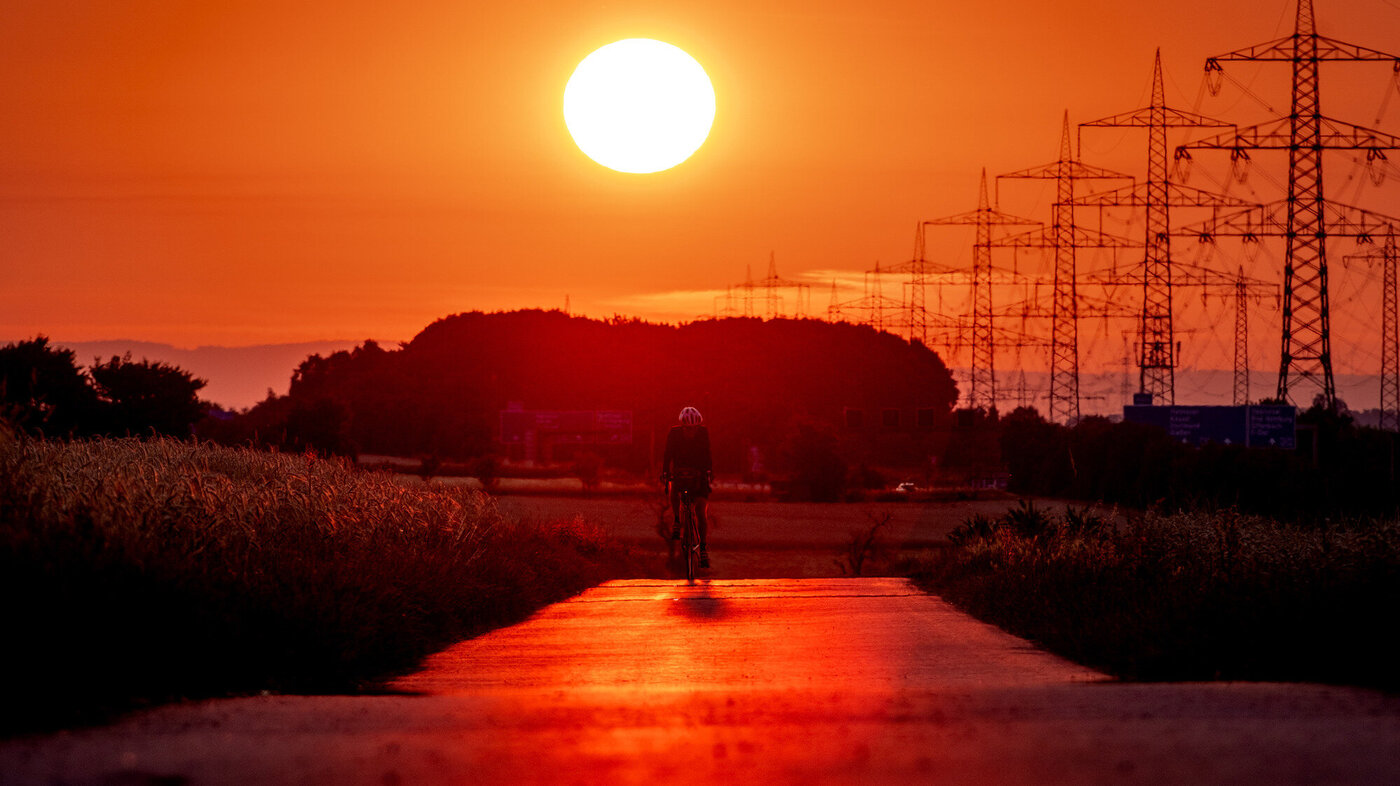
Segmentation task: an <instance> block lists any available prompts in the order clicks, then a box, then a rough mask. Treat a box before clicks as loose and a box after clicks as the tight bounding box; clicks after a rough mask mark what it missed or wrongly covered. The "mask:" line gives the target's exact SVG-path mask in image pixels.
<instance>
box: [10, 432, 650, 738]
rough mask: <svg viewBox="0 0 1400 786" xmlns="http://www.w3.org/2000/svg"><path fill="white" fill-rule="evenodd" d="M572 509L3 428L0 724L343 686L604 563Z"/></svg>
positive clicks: (156, 445) (630, 571)
mask: <svg viewBox="0 0 1400 786" xmlns="http://www.w3.org/2000/svg"><path fill="white" fill-rule="evenodd" d="M658 570H660V568H659V565H658V560H657V559H656V558H655V557H653V558H650V559H648V558H646V557H644V556H641V555H638V554H636V553H634V552H633V551H632V550H630V549H628V548H627V547H625V546H622V545H620V544H618V543H616V542H614V541H612V540H610V539H609V538H607V537H606V536H605V535H604V534H602V533H601V532H599V531H598V530H596V529H593V528H590V527H588V526H586V525H583V524H581V523H579V522H576V521H572V520H570V521H565V522H562V523H561V522H555V521H549V520H544V519H536V520H534V521H532V522H530V523H526V524H520V523H516V522H513V521H511V520H510V519H509V518H508V517H506V516H503V515H502V514H501V513H500V511H498V510H497V509H496V507H495V505H494V503H493V502H492V501H491V499H490V498H488V497H486V496H484V495H482V494H480V493H478V492H474V491H470V490H465V489H454V488H444V487H427V488H424V487H422V486H421V484H420V486H418V487H409V486H405V485H404V484H401V483H397V482H395V481H394V480H393V479H392V478H387V477H384V476H382V475H377V474H374V473H365V472H360V471H356V470H353V469H351V468H350V467H348V466H346V465H343V464H340V463H336V462H330V461H323V460H318V459H314V458H308V457H303V456H289V455H278V454H269V453H259V452H253V451H245V450H234V449H227V448H219V447H212V446H208V445H193V444H189V443H183V442H176V441H170V440H165V441H150V442H142V441H136V440H115V441H93V442H71V443H62V442H46V441H42V440H23V439H18V438H16V437H14V436H13V435H11V434H9V433H8V432H0V593H3V596H4V597H5V599H6V601H5V603H4V605H3V606H2V607H0V609H2V610H0V626H3V628H2V629H3V630H4V632H5V638H6V641H7V644H6V646H5V647H4V648H3V649H0V652H3V653H4V655H3V660H0V665H3V667H4V673H5V674H6V675H7V676H8V677H9V678H10V679H11V680H12V683H11V686H10V688H9V689H7V691H6V693H7V697H6V702H5V705H4V710H3V711H0V727H3V729H8V730H15V729H21V728H35V727H40V726H43V725H45V724H46V723H55V724H67V723H71V722H74V721H78V720H82V719H85V718H93V719H96V718H100V717H101V716H102V715H103V714H104V713H106V712H108V711H114V710H121V709H125V708H128V707H131V706H136V705H139V704H142V703H146V702H152V701H163V700H169V699H176V698H184V697H199V696H213V695H229V694H240V693H256V692H260V691H274V692H276V691H289V692H303V693H304V692H313V693H314V692H343V691H355V690H358V689H360V688H362V687H363V686H365V685H367V684H372V683H373V682H374V680H376V679H377V678H379V677H382V676H384V675H387V674H392V673H395V672H398V671H402V670H404V669H407V668H410V667H412V666H413V664H414V663H416V662H417V660H418V659H419V658H421V657H422V656H424V655H426V654H428V653H430V652H432V651H434V650H436V649H438V648H440V647H441V646H443V645H445V644H447V643H449V642H451V641H455V640H457V639H460V638H462V637H465V636H468V635H471V634H473V633H475V632H479V631H481V630H483V629H486V628H489V627H492V626H496V625H500V624H505V623H508V622H512V621H515V620H517V619H520V618H522V617H523V616H524V615H526V614H528V613H529V612H530V611H532V610H534V609H535V608H538V607H540V606H541V605H544V604H546V603H550V602H553V601H555V600H559V599H562V598H564V597H567V596H568V595H571V594H573V593H576V592H578V591H579V590H581V589H583V588H585V587H588V586H591V585H593V584H596V583H597V582H599V581H603V580H606V579H610V578H617V577H626V576H640V575H644V574H647V573H654V572H656V571H658Z"/></svg>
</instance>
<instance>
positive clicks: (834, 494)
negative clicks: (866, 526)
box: [779, 419, 846, 502]
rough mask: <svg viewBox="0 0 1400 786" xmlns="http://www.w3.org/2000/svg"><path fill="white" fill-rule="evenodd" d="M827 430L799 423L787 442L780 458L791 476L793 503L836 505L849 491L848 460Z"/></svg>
mask: <svg viewBox="0 0 1400 786" xmlns="http://www.w3.org/2000/svg"><path fill="white" fill-rule="evenodd" d="M842 453H843V451H842V450H841V449H840V445H839V443H838V441H837V439H836V434H835V433H834V432H833V431H832V430H831V429H830V428H828V427H827V426H825V425H824V424H822V423H819V422H816V421H813V420H805V419H804V420H799V421H797V423H795V424H794V427H793V431H792V433H790V434H789V435H788V438H787V439H786V440H784V442H783V446H782V449H781V451H780V452H779V457H780V458H781V459H782V461H783V464H784V465H785V467H786V468H787V470H788V471H789V473H791V477H790V480H789V485H788V495H789V497H790V498H792V499H797V500H811V501H813V502H836V501H838V500H840V499H841V496H842V495H843V494H844V493H845V491H846V460H845V459H844V458H842Z"/></svg>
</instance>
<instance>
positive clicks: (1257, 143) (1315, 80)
mask: <svg viewBox="0 0 1400 786" xmlns="http://www.w3.org/2000/svg"><path fill="white" fill-rule="evenodd" d="M1222 61H1275V62H1286V63H1291V64H1292V66H1293V91H1292V109H1291V112H1290V114H1289V116H1288V117H1285V118H1281V119H1277V120H1272V121H1268V122H1265V123H1262V124H1259V125H1255V126H1251V127H1249V128H1243V129H1240V130H1238V131H1236V132H1233V133H1226V134H1222V135H1219V136H1215V137H1211V138H1209V139H1205V140H1201V141H1197V142H1192V143H1190V144H1188V145H1184V146H1182V148H1179V150H1184V149H1192V148H1215V149H1225V150H1230V151H1232V154H1233V156H1234V157H1235V158H1236V159H1237V160H1238V159H1240V158H1244V159H1248V153H1246V152H1245V151H1247V150H1266V149H1272V150H1287V151H1288V194H1287V197H1286V199H1285V200H1284V201H1283V202H1282V203H1281V204H1274V205H1267V206H1265V208H1264V209H1262V210H1260V211H1255V212H1257V216H1252V215H1238V214H1237V215H1234V216H1230V217H1226V218H1223V219H1213V220H1212V221H1210V222H1207V223H1206V224H1204V225H1202V235H1203V237H1208V236H1212V235H1214V234H1240V235H1245V236H1250V235H1251V234H1252V235H1254V236H1256V237H1257V235H1259V234H1267V235H1282V236H1283V237H1284V238H1285V239H1286V243H1287V245H1286V253H1285V257H1284V268H1283V277H1284V284H1283V336H1282V351H1281V353H1280V359H1279V374H1278V397H1279V398H1280V399H1284V400H1292V398H1291V393H1292V388H1293V387H1294V385H1295V383H1296V381H1298V380H1307V381H1309V382H1311V383H1313V384H1315V385H1317V386H1318V387H1319V388H1320V394H1321V396H1322V397H1323V401H1324V403H1325V405H1326V406H1327V407H1329V408H1334V407H1335V406H1336V400H1337V390H1336V384H1335V382H1334V380H1333V376H1332V334H1331V314H1330V313H1329V309H1328V290H1327V242H1326V241H1327V238H1328V237H1330V236H1337V235H1347V234H1350V235H1353V236H1358V237H1367V236H1370V235H1372V234H1379V233H1381V232H1383V231H1384V230H1385V227H1387V226H1388V225H1389V221H1390V219H1387V218H1385V217H1382V216H1378V215H1376V214H1373V213H1370V212H1368V211H1364V210H1361V209H1359V208H1354V207H1351V206H1348V205H1339V204H1337V203H1335V202H1333V201H1329V200H1328V199H1327V198H1326V197H1325V195H1324V193H1323V180H1322V153H1323V151H1324V150H1365V151H1367V154H1368V157H1372V158H1374V157H1376V156H1380V157H1381V158H1384V155H1385V154H1384V153H1383V152H1382V151H1384V150H1394V149H1397V148H1400V138H1397V137H1395V136H1392V135H1390V134H1386V133H1382V132H1380V131H1375V130H1372V129H1368V128H1362V127H1360V126H1356V125H1353V124H1351V123H1345V122H1342V121H1340V120H1334V119H1332V118H1329V117H1326V116H1324V115H1323V114H1322V108H1321V106H1322V100H1321V86H1320V79H1319V74H1318V70H1319V69H1318V66H1319V64H1320V63H1322V62H1324V61H1380V62H1391V63H1397V64H1400V56H1397V55H1393V54H1387V53H1385V52H1380V51H1377V50H1374V49H1368V48H1366V47H1362V46H1357V45H1355V44H1348V43H1344V42H1342V41H1337V40H1334V39H1331V38H1326V37H1323V36H1320V35H1318V34H1317V25H1316V20H1315V18H1314V16H1313V3H1312V0H1298V13H1297V19H1296V23H1295V25H1294V31H1293V34H1292V35H1290V36H1287V37H1284V38H1280V39H1278V40H1276V41H1270V42H1267V43H1263V44H1257V45H1255V46H1251V47H1247V48H1244V49H1238V50H1236V51H1233V52H1227V53H1225V54H1223V55H1216V56H1215V57H1212V58H1209V59H1207V60H1206V76H1207V84H1208V86H1209V87H1210V88H1211V90H1212V92H1216V91H1218V89H1219V85H1220V78H1221V75H1222V73H1223V71H1222V66H1221V65H1220V64H1221V62H1222ZM1397 67H1400V66H1397Z"/></svg>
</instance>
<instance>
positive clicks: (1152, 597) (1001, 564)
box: [907, 503, 1400, 690]
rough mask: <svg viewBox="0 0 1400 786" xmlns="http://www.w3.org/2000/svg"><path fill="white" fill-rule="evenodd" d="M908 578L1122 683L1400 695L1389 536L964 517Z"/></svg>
mask: <svg viewBox="0 0 1400 786" xmlns="http://www.w3.org/2000/svg"><path fill="white" fill-rule="evenodd" d="M950 540H951V541H952V544H953V545H952V546H951V547H950V548H948V549H947V550H945V551H943V552H941V553H937V554H933V555H929V556H925V557H923V558H921V559H918V560H915V561H913V562H912V563H911V564H909V565H908V566H907V567H908V570H909V572H910V573H911V575H912V576H913V577H914V578H915V580H916V581H917V582H918V583H920V584H921V585H922V586H923V587H925V588H927V589H929V590H931V591H933V592H937V593H938V594H940V595H942V596H943V597H945V598H947V599H948V600H950V601H952V602H953V603H955V604H957V605H958V606H960V607H962V608H963V609H965V610H967V611H968V612H970V613H972V614H973V615H975V616H977V617H979V618H981V619H983V620H986V621H988V622H991V623H994V624H996V625H998V626H1001V627H1002V628H1005V629H1006V630H1008V631H1011V632H1012V633H1015V634H1017V635H1020V636H1023V637H1026V638H1028V639H1031V640H1033V641H1035V642H1037V643H1039V644H1041V645H1043V646H1045V647H1046V648H1048V649H1050V650H1051V651H1053V652H1056V653H1058V654H1060V655H1063V656H1065V657H1067V658H1070V659H1072V660H1075V661H1077V662H1080V663H1083V664H1086V665H1089V666H1092V667H1095V668H1099V669H1102V670H1104V671H1107V672H1109V673H1111V674H1114V675H1117V676H1119V677H1123V678H1126V679H1134V680H1153V681H1155V680H1214V679H1224V680H1270V681H1273V680H1278V681H1318V682H1329V683H1338V684H1356V685H1367V686H1372V687H1379V688H1384V689H1389V690H1394V689H1396V688H1400V672H1397V670H1396V669H1395V662H1394V650H1393V648H1392V647H1391V646H1390V642H1391V641H1392V639H1393V634H1394V631H1393V625H1394V621H1393V617H1394V610H1395V608H1397V603H1400V523H1397V522H1396V520H1394V519H1389V520H1384V521H1374V520H1372V521H1360V520H1358V521H1350V522H1332V523H1329V524H1326V525H1319V526H1309V527H1302V526H1295V525H1289V524H1282V523H1278V522H1276V521H1272V520H1268V519H1264V518H1260V517H1256V516H1247V515H1241V514H1239V513H1238V512H1236V511H1233V510H1225V511H1218V512H1209V513H1206V512H1197V513H1177V514H1172V515H1158V514H1154V513H1147V514H1134V515H1132V516H1129V517H1127V519H1126V522H1125V523H1120V524H1118V525H1116V526H1115V524H1114V523H1113V520H1112V518H1111V517H1109V516H1107V515H1105V514H1103V513H1102V512H1096V511H1094V510H1092V509H1087V508H1086V509H1075V508H1067V509H1066V510H1065V512H1064V514H1063V515H1059V516H1055V515H1051V514H1050V513H1049V512H1047V511H1046V510H1044V509H1041V508H1037V507H1035V506H1033V505H1032V504H1030V503H1022V504H1021V505H1020V506H1019V507H1016V508H1012V509H1011V510H1009V511H1008V512H1007V513H1006V514H1005V515H1003V516H1001V517H997V518H987V517H974V518H971V519H968V520H967V521H965V522H964V523H963V524H962V526H960V527H959V528H958V529H957V530H955V531H954V532H953V533H952V535H951V536H950Z"/></svg>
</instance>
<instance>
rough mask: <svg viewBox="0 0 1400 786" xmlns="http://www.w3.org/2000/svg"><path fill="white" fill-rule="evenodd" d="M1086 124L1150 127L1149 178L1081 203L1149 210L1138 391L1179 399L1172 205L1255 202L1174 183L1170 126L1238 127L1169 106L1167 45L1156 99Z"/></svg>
mask: <svg viewBox="0 0 1400 786" xmlns="http://www.w3.org/2000/svg"><path fill="white" fill-rule="evenodd" d="M1079 127H1080V128H1081V129H1083V128H1125V127H1126V128H1146V129H1147V180H1146V182H1143V183H1139V184H1136V185H1132V186H1128V187H1126V188H1121V189H1117V190H1115V191H1111V192H1108V193H1105V194H1091V195H1088V196H1086V197H1084V198H1081V199H1080V200H1078V204H1080V205H1097V206H1100V207H1110V206H1112V207H1128V206H1133V207H1143V208H1145V209H1146V213H1147V238H1146V240H1145V241H1144V243H1143V246H1144V254H1143V261H1142V316H1141V318H1140V322H1139V327H1138V339H1139V347H1140V349H1139V353H1138V392H1139V393H1151V394H1152V397H1153V400H1154V401H1155V402H1157V403H1164V404H1174V403H1176V371H1175V369H1176V354H1175V348H1176V337H1175V334H1174V332H1173V329H1172V258H1171V216H1170V212H1169V210H1170V208H1171V207H1173V206H1185V207H1201V206H1203V205H1215V204H1229V205H1238V206H1247V205H1250V204H1252V203H1248V202H1243V201H1241V200H1238V199H1233V198H1231V197H1226V196H1222V195H1216V194H1208V193H1206V192H1204V191H1201V190H1199V189H1194V188H1188V187H1186V186H1183V185H1179V184H1177V183H1172V182H1169V180H1168V175H1167V129H1168V128H1233V127H1234V126H1233V125H1232V124H1230V123H1225V122H1221V121H1219V120H1215V119H1212V118H1209V117H1205V116H1203V115H1198V114H1195V113H1194V112H1185V111H1182V110H1180V109H1173V108H1171V107H1169V106H1167V102H1166V90H1165V88H1164V87H1163V84H1162V50H1161V49H1158V50H1157V54H1156V57H1155V59H1154V60H1153V64H1152V99H1151V102H1150V103H1149V104H1148V106H1146V107H1144V108H1142V109H1135V110H1133V111H1131V112H1123V113H1121V114H1117V115H1112V116H1109V117H1105V118H1102V119H1099V120H1093V121H1090V122H1088V123H1080V124H1079Z"/></svg>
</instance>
